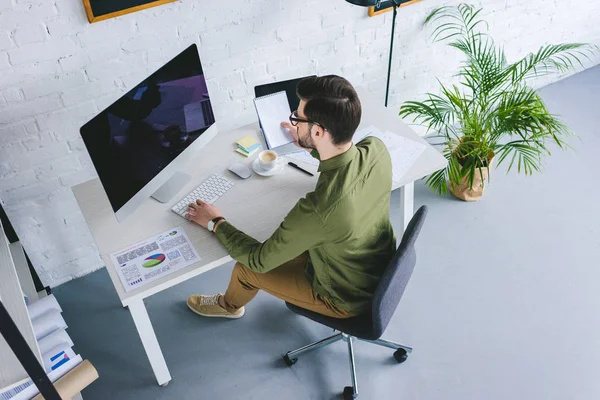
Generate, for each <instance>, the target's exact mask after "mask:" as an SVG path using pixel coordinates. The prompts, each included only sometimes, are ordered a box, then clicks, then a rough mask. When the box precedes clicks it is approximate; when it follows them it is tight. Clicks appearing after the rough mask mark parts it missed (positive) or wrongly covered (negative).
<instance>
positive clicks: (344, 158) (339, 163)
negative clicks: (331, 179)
mask: <svg viewBox="0 0 600 400" xmlns="http://www.w3.org/2000/svg"><path fill="white" fill-rule="evenodd" d="M357 154H358V149H357V148H356V146H355V145H354V143H352V146H351V147H350V148H349V149H348V150H346V151H345V152H343V153H342V154H340V155H337V156H335V157H333V158H330V159H328V160H325V161H321V163H320V164H319V172H323V171H331V170H334V169H338V168H340V167H343V166H344V165H346V164H348V163H349V162H350V161H352V160H353V159H354V157H356V155H357Z"/></svg>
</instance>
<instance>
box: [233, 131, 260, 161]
mask: <svg viewBox="0 0 600 400" xmlns="http://www.w3.org/2000/svg"><path fill="white" fill-rule="evenodd" d="M235 143H236V144H237V149H235V151H237V152H238V153H240V154H241V155H243V156H246V157H250V156H251V155H252V154H254V153H256V152H257V151H258V149H260V147H261V145H260V143H259V142H258V141H257V140H256V139H254V138H253V137H252V136H245V137H243V138H241V139H240V140H238V141H237V142H235Z"/></svg>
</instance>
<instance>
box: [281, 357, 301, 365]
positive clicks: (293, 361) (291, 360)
mask: <svg viewBox="0 0 600 400" xmlns="http://www.w3.org/2000/svg"><path fill="white" fill-rule="evenodd" d="M283 361H285V363H286V365H287V366H288V367H291V366H292V365H294V364H296V363H297V362H298V359H297V358H290V356H288V355H287V354H286V355H285V356H283Z"/></svg>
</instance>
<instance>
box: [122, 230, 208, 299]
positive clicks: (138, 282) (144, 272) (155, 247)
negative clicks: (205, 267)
mask: <svg viewBox="0 0 600 400" xmlns="http://www.w3.org/2000/svg"><path fill="white" fill-rule="evenodd" d="M110 259H111V260H112V262H113V265H114V266H115V269H116V270H117V274H118V275H119V278H120V279H121V283H122V284H123V288H124V289H125V291H126V292H129V291H131V290H134V289H137V288H139V287H142V286H144V285H145V284H147V283H149V282H152V281H154V280H156V279H159V278H162V277H163V276H165V275H169V274H170V273H173V272H175V271H177V270H180V269H182V268H185V267H187V266H189V265H192V264H193V263H195V262H197V261H199V260H200V255H199V254H198V252H197V251H196V249H195V248H194V246H193V245H192V242H191V241H190V238H189V237H188V235H187V233H186V232H185V230H184V229H183V226H178V227H177V228H174V229H170V230H168V231H166V232H163V233H161V234H159V235H156V236H153V237H151V238H148V239H146V240H142V241H141V242H138V243H136V244H133V245H131V246H128V247H127V248H125V249H123V250H120V251H117V252H115V253H112V254H111V255H110Z"/></svg>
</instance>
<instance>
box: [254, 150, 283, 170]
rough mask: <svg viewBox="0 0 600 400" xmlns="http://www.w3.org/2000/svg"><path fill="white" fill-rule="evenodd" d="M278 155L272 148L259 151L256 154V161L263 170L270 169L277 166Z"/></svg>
mask: <svg viewBox="0 0 600 400" xmlns="http://www.w3.org/2000/svg"><path fill="white" fill-rule="evenodd" d="M278 159H279V156H278V155H277V153H275V152H274V151H273V150H265V151H261V152H260V153H259V154H258V163H259V164H260V166H261V167H262V169H264V170H265V171H269V170H272V169H273V168H275V167H276V166H277V161H278Z"/></svg>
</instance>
